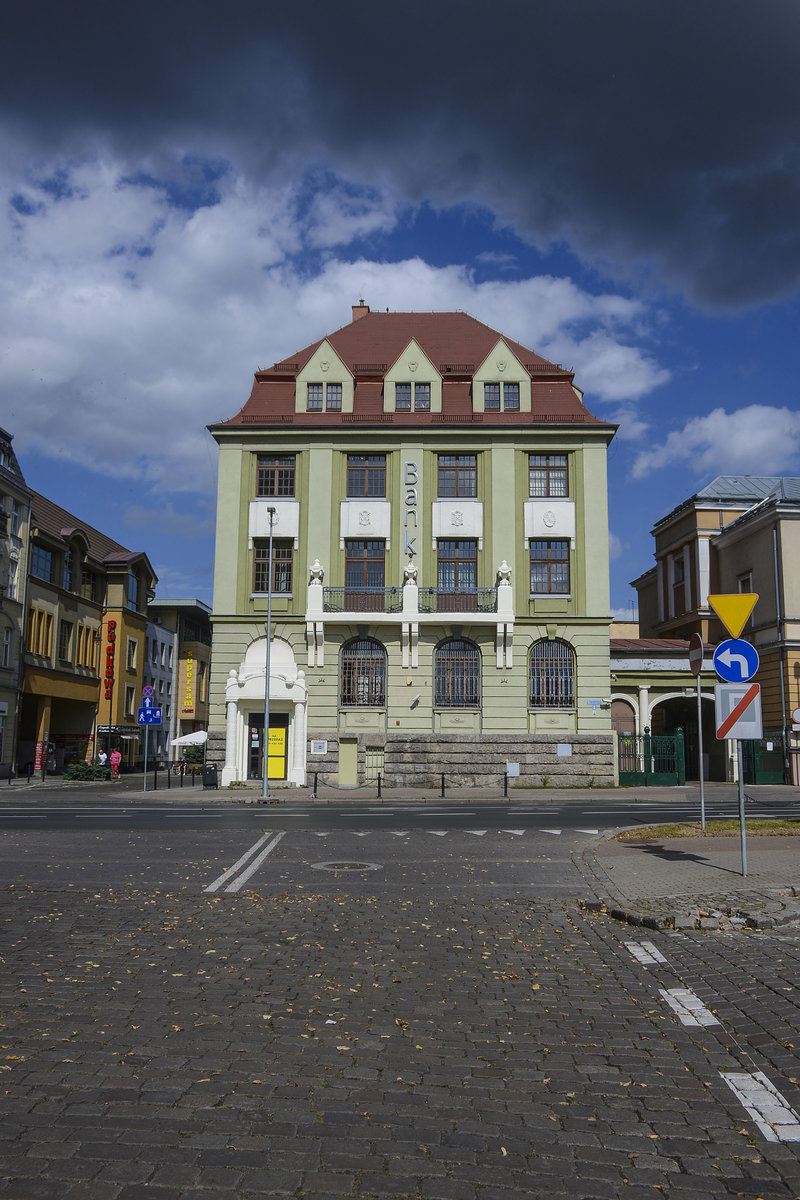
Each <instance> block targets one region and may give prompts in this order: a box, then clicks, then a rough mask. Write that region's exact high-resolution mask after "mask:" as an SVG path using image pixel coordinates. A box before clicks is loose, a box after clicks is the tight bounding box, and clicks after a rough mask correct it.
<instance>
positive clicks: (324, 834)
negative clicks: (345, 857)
mask: <svg viewBox="0 0 800 1200" xmlns="http://www.w3.org/2000/svg"><path fill="white" fill-rule="evenodd" d="M328 836H329V835H328V834H327V833H316V832H315V833H314V837H328Z"/></svg>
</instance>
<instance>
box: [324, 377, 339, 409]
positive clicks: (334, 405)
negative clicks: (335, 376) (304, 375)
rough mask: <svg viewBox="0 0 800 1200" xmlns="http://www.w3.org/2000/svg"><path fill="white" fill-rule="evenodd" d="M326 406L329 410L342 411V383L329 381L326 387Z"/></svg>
mask: <svg viewBox="0 0 800 1200" xmlns="http://www.w3.org/2000/svg"><path fill="white" fill-rule="evenodd" d="M325 407H326V409H327V410H328V412H340V411H341V407H342V385H341V384H340V383H329V384H328V385H327V386H326V388H325Z"/></svg>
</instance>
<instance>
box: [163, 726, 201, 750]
mask: <svg viewBox="0 0 800 1200" xmlns="http://www.w3.org/2000/svg"><path fill="white" fill-rule="evenodd" d="M207 738H208V734H207V733H206V731H205V729H198V731H197V733H185V734H184V735H183V737H179V738H173V739H172V741H171V742H170V745H171V746H202V745H203V742H205V741H206V739H207Z"/></svg>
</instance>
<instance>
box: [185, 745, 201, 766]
mask: <svg viewBox="0 0 800 1200" xmlns="http://www.w3.org/2000/svg"><path fill="white" fill-rule="evenodd" d="M183 761H184V762H187V763H201V762H202V761H203V747H202V746H185V747H184V751H183Z"/></svg>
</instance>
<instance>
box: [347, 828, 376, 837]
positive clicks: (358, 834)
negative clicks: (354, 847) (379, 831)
mask: <svg viewBox="0 0 800 1200" xmlns="http://www.w3.org/2000/svg"><path fill="white" fill-rule="evenodd" d="M350 832H351V833H352V834H353V837H369V835H370V833H371V832H372V830H371V829H365V830H362V831H361V832H360V833H357V832H356V831H355V829H352V830H351V831H350Z"/></svg>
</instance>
